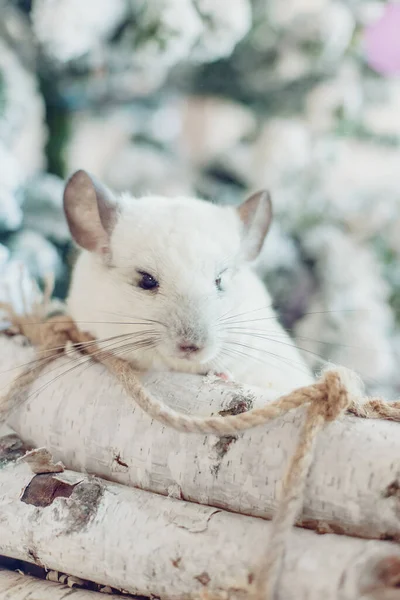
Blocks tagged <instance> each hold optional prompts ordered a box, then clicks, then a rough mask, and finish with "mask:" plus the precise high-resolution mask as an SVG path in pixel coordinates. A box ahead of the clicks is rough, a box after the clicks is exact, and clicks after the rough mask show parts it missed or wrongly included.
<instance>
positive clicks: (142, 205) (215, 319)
mask: <svg viewBox="0 0 400 600" xmlns="http://www.w3.org/2000/svg"><path fill="white" fill-rule="evenodd" d="M119 203H120V215H119V217H118V220H117V223H116V225H115V228H114V230H113V232H112V234H111V237H110V260H109V264H107V261H105V260H104V258H102V256H100V255H99V254H96V253H92V252H87V251H83V252H82V254H81V255H80V257H79V258H78V261H77V264H76V266H75V270H74V274H73V279H72V285H71V289H70V294H69V298H68V306H69V310H70V313H71V316H72V317H73V318H74V319H75V320H76V321H77V322H78V323H79V324H80V326H81V328H82V329H85V330H88V331H89V332H90V333H91V334H93V335H94V336H95V337H97V338H98V339H99V340H104V341H103V347H104V348H109V349H114V350H116V351H118V353H119V355H120V356H122V357H124V358H126V359H128V360H131V361H133V362H134V363H135V364H136V365H137V366H138V367H139V368H141V369H146V370H147V369H157V370H160V369H161V370H165V369H166V370H177V371H186V372H193V373H207V372H209V371H223V372H230V373H231V375H232V376H233V378H234V379H236V380H238V381H241V382H243V383H247V384H252V385H259V386H263V387H265V386H273V387H274V388H277V389H279V390H280V391H282V392H286V391H289V390H291V389H293V388H295V387H298V386H301V385H307V384H309V383H311V382H312V376H311V374H310V372H309V370H308V368H307V367H306V365H305V363H304V361H303V360H302V358H301V356H300V354H299V352H298V350H297V349H296V348H295V347H294V343H293V342H292V341H291V340H290V338H289V337H288V335H287V334H286V333H285V332H284V330H283V329H282V328H281V326H280V325H279V324H278V321H277V319H276V316H275V314H274V312H273V311H272V309H271V308H270V307H271V298H270V296H269V294H268V292H267V291H266V289H265V288H264V286H263V284H262V283H261V282H260V280H259V279H258V278H257V276H256V275H255V274H254V273H253V271H252V270H251V268H250V266H249V265H248V264H246V263H245V262H244V261H243V259H242V258H241V253H240V250H241V232H242V223H241V221H240V219H239V217H238V214H237V211H236V210H235V209H234V208H232V207H221V206H216V205H213V204H210V203H208V202H205V201H202V200H197V199H192V198H176V199H173V200H172V199H165V198H160V197H153V196H152V197H146V198H140V199H134V198H131V197H130V196H127V195H124V196H122V197H121V198H120V200H119ZM224 269H227V271H226V272H225V273H224V274H223V276H222V281H223V286H224V291H223V292H219V291H218V290H217V288H216V285H215V279H216V278H217V277H218V275H219V273H220V272H221V271H223V270H224ZM136 270H141V271H146V272H148V273H150V274H151V275H153V276H154V277H155V278H156V279H157V280H158V281H159V283H160V287H159V290H158V291H157V292H151V291H145V290H142V289H140V288H139V287H137V281H138V275H137V273H136ZM146 319H151V320H155V321H158V322H159V323H152V322H151V323H148V322H146V321H145V320H146ZM241 328H244V329H241ZM130 332H131V333H133V334H137V336H136V337H134V338H128V337H127V338H123V339H122V340H121V339H117V338H116V339H114V340H108V341H105V338H111V337H112V336H116V335H119V334H125V333H130ZM140 332H142V334H140ZM151 332H152V333H153V334H154V335H157V336H158V337H157V345H156V347H155V348H152V349H144V348H142V349H136V350H129V351H128V349H125V350H122V349H121V350H118V349H119V348H120V347H121V345H122V344H127V343H131V342H132V341H135V340H136V341H138V340H139V339H143V338H145V337H147V336H148V335H151V334H152V333H151ZM246 332H247V333H254V335H246ZM260 336H263V337H260ZM264 336H269V339H264ZM183 338H184V339H185V340H189V341H192V342H193V343H195V344H198V345H199V346H204V349H203V350H202V351H201V352H200V353H198V354H196V355H192V356H191V357H188V358H185V357H182V356H181V355H180V354H179V350H178V344H179V342H180V341H181V340H182V339H183ZM241 344H243V346H242V345H241Z"/></svg>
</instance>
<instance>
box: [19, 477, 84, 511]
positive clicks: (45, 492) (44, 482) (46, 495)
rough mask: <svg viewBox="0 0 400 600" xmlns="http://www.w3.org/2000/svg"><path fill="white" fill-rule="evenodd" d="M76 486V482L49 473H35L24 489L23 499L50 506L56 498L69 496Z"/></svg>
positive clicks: (39, 505)
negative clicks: (60, 478) (59, 478)
mask: <svg viewBox="0 0 400 600" xmlns="http://www.w3.org/2000/svg"><path fill="white" fill-rule="evenodd" d="M75 486H76V484H71V483H65V481H59V480H58V479H56V478H55V477H54V476H53V475H51V474H49V473H44V474H40V475H35V477H33V478H32V479H31V481H30V483H28V485H27V486H26V488H25V489H24V492H23V494H22V497H21V501H22V502H25V504H32V505H33V506H38V507H41V508H44V507H46V506H50V504H52V503H53V502H54V500H55V499H56V498H69V497H70V496H71V494H72V492H73V491H74V488H75Z"/></svg>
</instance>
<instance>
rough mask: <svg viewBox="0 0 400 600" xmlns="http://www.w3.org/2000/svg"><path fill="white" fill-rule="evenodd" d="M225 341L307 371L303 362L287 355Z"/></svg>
mask: <svg viewBox="0 0 400 600" xmlns="http://www.w3.org/2000/svg"><path fill="white" fill-rule="evenodd" d="M224 341H225V343H226V344H232V345H234V346H239V347H242V348H248V349H249V350H253V351H255V352H259V353H261V354H266V355H268V356H270V357H273V358H276V359H278V360H279V361H280V362H283V363H285V364H287V365H289V366H290V367H291V368H293V369H297V370H298V371H300V372H302V373H307V370H306V369H303V368H300V367H301V366H302V363H300V362H298V361H295V360H291V359H289V358H287V357H284V356H281V355H280V354H276V353H275V352H270V351H269V350H265V349H264V348H255V347H254V346H250V345H248V344H243V343H241V342H234V341H230V340H224ZM324 362H326V361H324Z"/></svg>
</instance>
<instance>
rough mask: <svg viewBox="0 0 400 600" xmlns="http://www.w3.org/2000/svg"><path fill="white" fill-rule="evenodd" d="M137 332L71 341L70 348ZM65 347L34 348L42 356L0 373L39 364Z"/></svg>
mask: <svg viewBox="0 0 400 600" xmlns="http://www.w3.org/2000/svg"><path fill="white" fill-rule="evenodd" d="M137 334H138V332H135V333H121V334H118V335H113V336H111V337H108V338H101V339H99V340H90V341H87V342H77V343H71V345H70V348H75V349H77V350H79V348H83V347H88V346H92V345H96V344H100V343H103V342H107V341H111V340H120V339H124V338H126V337H129V336H135V335H137ZM64 349H65V345H64V346H54V347H52V348H46V349H42V350H41V349H38V350H36V353H37V354H42V356H38V357H36V358H34V359H32V360H31V361H28V362H26V363H20V364H19V365H17V366H15V367H11V368H10V369H5V370H3V371H0V375H2V374H3V373H8V372H10V371H15V370H16V369H20V368H22V367H29V366H35V365H38V364H40V363H41V362H46V361H47V360H49V359H51V358H53V357H55V356H57V355H58V352H57V351H58V350H64Z"/></svg>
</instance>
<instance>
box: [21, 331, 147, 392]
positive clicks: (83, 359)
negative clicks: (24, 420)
mask: <svg viewBox="0 0 400 600" xmlns="http://www.w3.org/2000/svg"><path fill="white" fill-rule="evenodd" d="M136 344H140V341H139V342H137V343H136ZM131 345H132V347H133V346H134V343H133V342H132V344H131ZM148 345H149V344H148ZM123 349H124V346H120V347H119V348H112V349H111V350H110V348H109V346H106V347H105V348H102V349H99V350H97V351H96V352H94V353H92V354H91V355H90V356H78V357H76V358H74V359H71V357H68V358H69V359H70V360H72V361H73V362H76V363H77V364H74V365H73V366H72V367H69V368H68V369H65V370H63V371H62V373H59V374H58V375H57V376H56V377H53V379H51V380H50V381H47V382H46V383H44V384H43V385H42V386H41V387H40V388H39V389H37V390H35V391H34V392H32V394H29V395H28V396H27V398H26V401H28V400H29V399H30V398H33V397H34V396H36V395H38V394H39V393H41V392H43V391H44V390H45V389H46V388H47V387H49V386H50V385H52V384H53V383H55V382H56V381H58V380H59V379H60V378H61V377H64V376H65V375H68V374H69V373H71V372H72V371H74V370H75V369H78V368H79V367H81V366H85V365H86V367H89V366H93V365H94V364H95V360H94V359H95V358H96V357H98V356H101V354H104V353H110V354H114V355H116V354H117V352H119V350H123ZM131 349H132V348H130V350H131ZM59 368H60V366H57V367H55V368H53V369H51V370H48V371H46V372H45V373H43V374H39V375H38V377H37V380H39V379H41V378H42V377H45V376H46V375H48V374H49V373H51V372H53V371H56V370H57V369H59Z"/></svg>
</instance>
